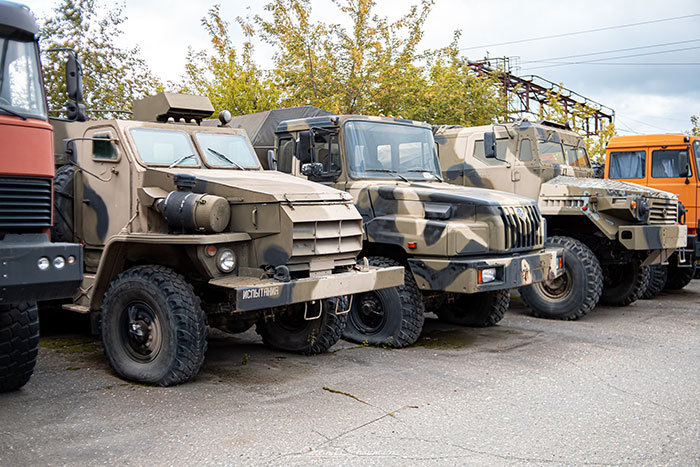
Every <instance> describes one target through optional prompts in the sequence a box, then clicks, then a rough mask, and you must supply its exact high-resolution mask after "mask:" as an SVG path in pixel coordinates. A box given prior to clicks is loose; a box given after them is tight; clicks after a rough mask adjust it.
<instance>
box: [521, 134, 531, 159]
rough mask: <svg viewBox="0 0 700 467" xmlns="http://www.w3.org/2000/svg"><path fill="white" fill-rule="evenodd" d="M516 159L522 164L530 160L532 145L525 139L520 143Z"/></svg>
mask: <svg viewBox="0 0 700 467" xmlns="http://www.w3.org/2000/svg"><path fill="white" fill-rule="evenodd" d="M518 159H519V160H520V161H522V162H528V161H531V160H532V143H531V142H530V140H529V139H527V138H525V139H523V140H522V141H520V150H519V151H518Z"/></svg>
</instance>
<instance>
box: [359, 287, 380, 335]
mask: <svg viewBox="0 0 700 467" xmlns="http://www.w3.org/2000/svg"><path fill="white" fill-rule="evenodd" d="M358 302H359V303H358V304H357V314H356V317H357V321H359V322H358V323H357V324H359V325H360V327H361V328H363V329H364V330H365V332H373V331H377V330H379V329H380V328H381V326H382V325H383V324H384V321H385V319H386V316H385V311H384V305H383V303H382V301H381V300H380V299H379V297H377V295H376V294H374V293H366V294H364V295H363V296H362V297H361V298H360V300H358Z"/></svg>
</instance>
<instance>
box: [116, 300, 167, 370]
mask: <svg viewBox="0 0 700 467" xmlns="http://www.w3.org/2000/svg"><path fill="white" fill-rule="evenodd" d="M121 321H122V323H121V326H120V330H121V332H120V337H121V343H122V347H123V348H124V349H125V350H126V351H127V353H128V354H129V356H130V357H131V358H133V359H134V360H136V361H138V362H150V361H152V360H154V359H155V358H156V357H157V356H158V354H159V353H160V349H161V347H162V345H163V333H162V326H161V322H160V319H159V318H158V314H157V313H156V312H155V311H153V308H151V307H150V306H149V305H148V304H147V303H145V302H142V301H135V302H131V303H129V304H128V305H127V306H126V308H124V310H123V313H122V320H121Z"/></svg>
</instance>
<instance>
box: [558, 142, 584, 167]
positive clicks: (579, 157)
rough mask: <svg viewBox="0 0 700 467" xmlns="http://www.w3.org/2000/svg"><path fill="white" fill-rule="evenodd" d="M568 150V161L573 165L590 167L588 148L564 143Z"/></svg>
mask: <svg viewBox="0 0 700 467" xmlns="http://www.w3.org/2000/svg"><path fill="white" fill-rule="evenodd" d="M564 149H565V150H566V162H567V163H568V164H569V165H571V166H573V167H589V166H590V164H589V162H588V154H587V153H586V148H582V147H576V146H569V145H568V144H565V145H564Z"/></svg>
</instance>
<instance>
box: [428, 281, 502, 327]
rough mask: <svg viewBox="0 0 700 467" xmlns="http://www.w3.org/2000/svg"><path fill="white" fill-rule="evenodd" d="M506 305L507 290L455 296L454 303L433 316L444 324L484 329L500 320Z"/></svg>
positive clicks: (437, 311)
mask: <svg viewBox="0 0 700 467" xmlns="http://www.w3.org/2000/svg"><path fill="white" fill-rule="evenodd" d="M508 305H510V291H509V290H494V291H491V292H479V293H474V294H455V299H454V301H450V302H448V303H447V304H445V306H444V307H442V308H441V309H439V310H435V314H436V315H437V316H438V318H440V319H441V320H442V321H445V322H446V323H451V324H458V325H460V326H470V327H473V328H485V327H488V326H493V325H494V324H496V323H498V322H499V321H500V320H502V319H503V315H505V314H506V310H508Z"/></svg>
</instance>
